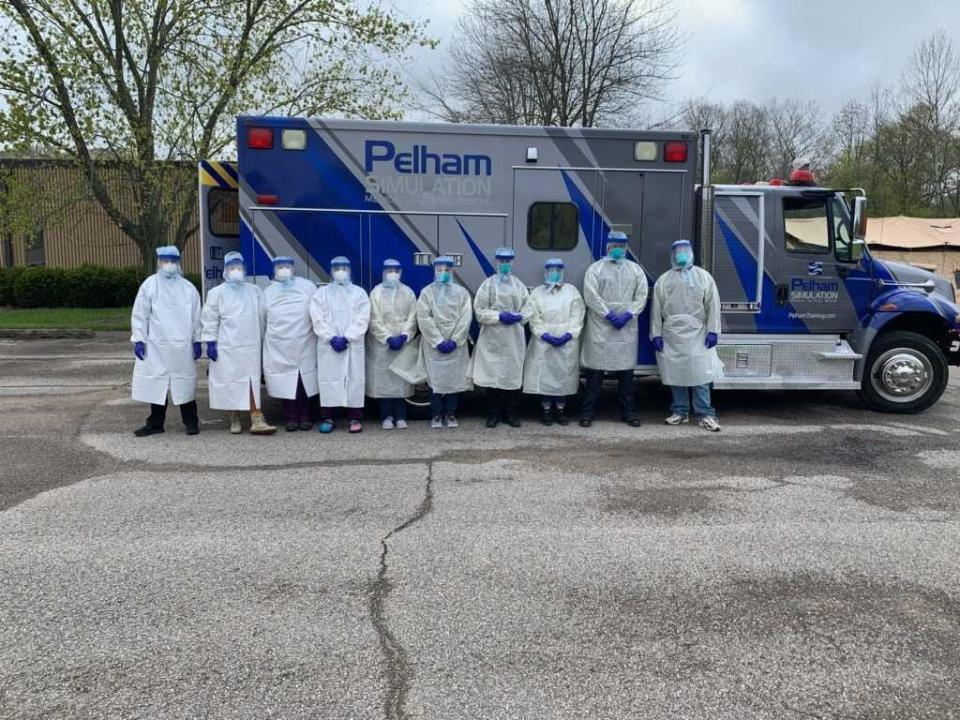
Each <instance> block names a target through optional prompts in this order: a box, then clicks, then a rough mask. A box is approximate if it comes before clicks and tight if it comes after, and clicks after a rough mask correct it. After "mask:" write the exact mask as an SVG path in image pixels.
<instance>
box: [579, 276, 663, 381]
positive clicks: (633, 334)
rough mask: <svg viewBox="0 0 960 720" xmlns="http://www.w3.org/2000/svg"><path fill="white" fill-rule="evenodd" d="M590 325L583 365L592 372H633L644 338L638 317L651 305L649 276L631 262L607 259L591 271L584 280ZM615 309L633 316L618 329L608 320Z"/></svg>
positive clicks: (588, 324)
mask: <svg viewBox="0 0 960 720" xmlns="http://www.w3.org/2000/svg"><path fill="white" fill-rule="evenodd" d="M583 301H584V303H585V304H586V306H587V323H586V326H585V327H584V331H583V346H582V348H581V351H580V364H581V365H582V366H583V367H585V368H590V369H591V370H607V371H611V372H615V371H621V370H632V369H633V368H634V367H636V365H637V349H638V340H639V336H640V332H639V329H638V328H639V325H638V322H637V318H638V316H639V315H640V313H642V312H643V309H644V307H645V306H646V304H647V274H646V273H645V272H644V270H643V268H642V267H640V266H639V265H638V264H637V263H635V262H633V261H631V260H621V261H620V262H614V261H613V260H611V259H609V258H603V259H601V260H598V261H597V262H595V263H593V265H591V266H590V267H589V268H587V272H586V275H584V278H583ZM611 310H615V311H618V312H622V311H624V310H629V311H630V312H631V313H633V318H631V320H630V322H628V323H627V324H626V325H624V326H623V328H621V329H620V330H617V329H616V328H615V327H614V326H613V325H611V324H610V322H609V321H608V320H607V319H606V315H607V313H608V312H610V311H611Z"/></svg>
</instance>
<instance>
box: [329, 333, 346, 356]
mask: <svg viewBox="0 0 960 720" xmlns="http://www.w3.org/2000/svg"><path fill="white" fill-rule="evenodd" d="M348 344H349V342H348V340H347V339H346V338H345V337H342V336H339V335H338V336H336V337H332V338H330V347H332V348H333V349H334V350H335V351H337V352H338V353H341V352H343V351H344V350H346V349H347V345H348Z"/></svg>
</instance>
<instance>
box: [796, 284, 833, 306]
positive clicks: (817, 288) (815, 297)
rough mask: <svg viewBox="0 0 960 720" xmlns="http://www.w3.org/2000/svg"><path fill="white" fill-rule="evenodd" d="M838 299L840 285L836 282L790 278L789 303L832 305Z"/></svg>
mask: <svg viewBox="0 0 960 720" xmlns="http://www.w3.org/2000/svg"><path fill="white" fill-rule="evenodd" d="M839 298H840V283H838V282H837V281H836V280H808V279H806V278H799V277H795V278H791V280H790V302H791V303H793V304H797V303H832V302H836V301H837V300H838V299H839Z"/></svg>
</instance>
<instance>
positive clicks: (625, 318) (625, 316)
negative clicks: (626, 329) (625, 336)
mask: <svg viewBox="0 0 960 720" xmlns="http://www.w3.org/2000/svg"><path fill="white" fill-rule="evenodd" d="M631 320H633V313H632V312H630V311H629V310H624V311H623V312H622V313H620V327H619V328H617V329H618V330H619V329H620V328H622V327H623V326H625V325H626V324H627V323H629V322H630V321H631Z"/></svg>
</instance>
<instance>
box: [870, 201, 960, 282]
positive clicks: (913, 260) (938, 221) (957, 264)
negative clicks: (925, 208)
mask: <svg viewBox="0 0 960 720" xmlns="http://www.w3.org/2000/svg"><path fill="white" fill-rule="evenodd" d="M867 245H868V246H869V247H870V253H871V254H872V255H874V256H876V257H879V258H883V259H886V260H896V261H898V262H905V263H910V264H911V265H917V266H919V267H922V268H925V269H927V270H933V271H934V272H936V273H938V274H940V275H943V276H944V277H946V278H948V279H949V280H950V281H951V282H953V283H954V286H955V287H956V286H957V285H958V279H960V277H958V276H960V218H915V217H905V216H903V215H897V216H893V217H881V218H870V219H869V220H868V221H867Z"/></svg>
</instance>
